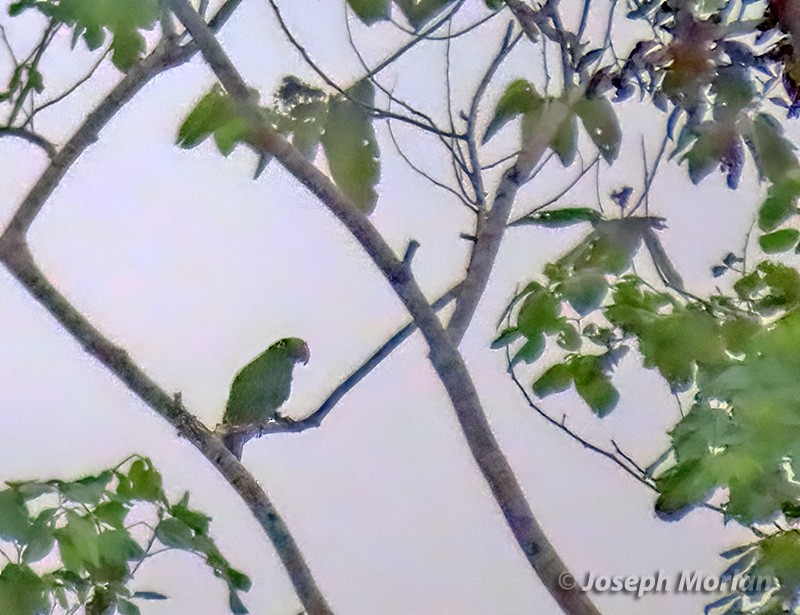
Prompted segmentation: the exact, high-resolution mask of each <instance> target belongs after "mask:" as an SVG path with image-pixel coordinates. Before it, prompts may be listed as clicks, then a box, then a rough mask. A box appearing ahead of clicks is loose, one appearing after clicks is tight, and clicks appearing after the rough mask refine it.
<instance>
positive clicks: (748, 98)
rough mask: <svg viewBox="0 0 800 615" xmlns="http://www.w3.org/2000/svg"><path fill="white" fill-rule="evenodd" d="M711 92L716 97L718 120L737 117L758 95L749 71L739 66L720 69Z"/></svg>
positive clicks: (716, 117) (715, 111)
mask: <svg viewBox="0 0 800 615" xmlns="http://www.w3.org/2000/svg"><path fill="white" fill-rule="evenodd" d="M711 92H712V93H713V94H714V95H715V97H716V98H715V100H714V117H715V119H717V120H724V119H728V118H732V117H735V116H736V115H737V114H738V113H739V112H740V111H741V110H742V109H744V108H745V107H747V106H748V105H749V104H750V103H751V102H752V101H753V98H754V96H755V94H756V91H755V87H753V82H752V81H751V80H750V77H749V75H748V72H747V70H745V69H743V68H741V67H739V66H724V67H720V68H719V69H718V70H717V76H716V77H715V78H714V81H713V82H712V83H711Z"/></svg>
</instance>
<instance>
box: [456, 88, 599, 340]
mask: <svg viewBox="0 0 800 615" xmlns="http://www.w3.org/2000/svg"><path fill="white" fill-rule="evenodd" d="M582 95H583V89H582V88H580V87H576V88H573V89H572V90H570V92H569V93H568V95H567V100H566V102H564V101H560V100H553V101H551V102H550V103H549V104H548V105H547V107H546V108H545V110H544V112H543V113H542V115H541V118H540V120H539V122H538V124H537V127H536V129H535V131H534V132H533V137H532V138H531V139H529V140H528V141H527V142H525V143H523V144H522V150H521V151H520V153H519V155H518V156H517V159H516V161H515V162H514V164H513V165H511V167H509V168H508V169H507V170H506V172H505V173H503V176H502V178H501V179H500V183H499V185H498V187H497V190H496V191H495V196H494V202H493V204H492V207H491V209H490V210H489V211H488V212H486V211H482V212H481V213H480V215H479V216H478V225H477V230H476V233H475V236H476V241H475V245H474V246H473V250H472V254H471V255H470V261H469V265H468V266H467V276H466V278H465V280H464V287H463V288H462V291H461V294H460V296H459V297H458V300H457V302H456V309H455V311H454V312H453V316H452V317H451V318H450V322H449V323H448V325H447V333H448V335H449V336H450V339H451V340H452V342H453V344H454V345H456V346H458V345H459V344H460V343H461V339H462V338H463V337H464V333H466V331H467V327H469V324H470V322H471V321H472V317H473V315H474V314H475V309H476V308H477V307H478V301H480V298H481V297H482V296H483V293H484V291H485V290H486V285H487V284H488V283H489V275H490V274H491V272H492V269H493V268H494V262H495V260H496V258H497V253H498V251H499V250H500V244H501V242H502V240H503V235H504V234H505V229H506V226H507V224H508V218H509V216H510V214H511V208H512V206H513V205H514V201H515V199H516V197H517V192H519V189H520V188H521V187H522V185H523V184H524V183H525V181H526V179H527V177H528V175H530V173H531V171H532V170H533V169H534V167H535V166H536V164H537V163H538V162H539V160H541V158H542V156H543V155H544V153H545V152H546V151H547V149H548V147H549V146H550V142H551V141H552V140H553V138H554V137H555V135H556V133H557V132H558V129H559V128H560V126H561V124H562V123H563V122H564V120H565V119H566V118H567V117H568V116H569V113H571V109H572V106H573V105H574V104H575V102H577V101H578V100H579V99H580V97H581V96H582Z"/></svg>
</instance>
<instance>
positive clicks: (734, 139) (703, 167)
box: [684, 122, 740, 184]
mask: <svg viewBox="0 0 800 615" xmlns="http://www.w3.org/2000/svg"><path fill="white" fill-rule="evenodd" d="M696 133H697V139H696V140H695V142H694V145H692V148H691V149H690V150H689V151H688V152H687V153H686V154H685V156H684V159H685V160H687V161H688V163H689V178H690V179H691V180H692V183H695V184H699V183H700V182H701V181H703V180H704V179H705V178H706V177H707V176H708V175H709V174H711V172H712V171H714V170H715V169H717V168H718V167H719V166H720V164H722V162H723V161H724V160H727V159H728V158H729V157H730V154H731V152H733V151H736V149H737V147H738V145H739V143H740V140H739V133H738V132H737V129H736V124H735V123H733V122H704V123H703V124H701V125H700V126H699V127H697V129H696ZM737 179H738V175H737Z"/></svg>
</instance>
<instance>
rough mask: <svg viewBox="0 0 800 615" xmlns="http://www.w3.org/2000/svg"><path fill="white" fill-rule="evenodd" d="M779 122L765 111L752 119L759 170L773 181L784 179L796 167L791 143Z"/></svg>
mask: <svg viewBox="0 0 800 615" xmlns="http://www.w3.org/2000/svg"><path fill="white" fill-rule="evenodd" d="M782 133H783V129H782V128H781V125H780V123H778V122H777V121H776V120H775V119H774V118H772V117H771V116H769V115H767V114H766V113H759V114H758V115H756V117H755V118H754V119H753V145H754V147H755V151H756V162H757V163H758V166H759V168H760V169H761V172H762V173H763V174H764V175H765V176H766V177H767V178H769V179H770V180H771V181H772V182H773V183H780V182H781V181H782V180H784V179H785V178H786V177H787V175H788V173H789V171H792V170H796V169H797V168H798V164H797V159H796V158H795V155H794V151H793V150H794V148H793V146H792V144H791V143H790V142H789V141H787V140H786V139H785V138H784V137H783V136H782Z"/></svg>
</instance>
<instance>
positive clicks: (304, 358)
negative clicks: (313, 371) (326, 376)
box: [299, 344, 311, 365]
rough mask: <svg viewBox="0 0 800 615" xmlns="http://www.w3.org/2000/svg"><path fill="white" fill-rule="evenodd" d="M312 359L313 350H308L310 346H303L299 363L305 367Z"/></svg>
mask: <svg viewBox="0 0 800 615" xmlns="http://www.w3.org/2000/svg"><path fill="white" fill-rule="evenodd" d="M310 358H311V350H310V349H309V348H308V344H303V351H302V352H301V353H300V358H299V361H300V362H301V363H302V364H303V365H308V361H309V359H310Z"/></svg>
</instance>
